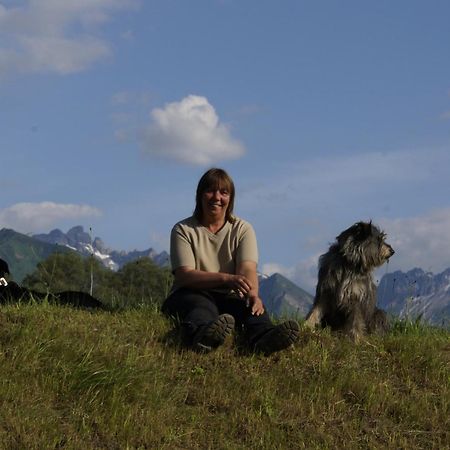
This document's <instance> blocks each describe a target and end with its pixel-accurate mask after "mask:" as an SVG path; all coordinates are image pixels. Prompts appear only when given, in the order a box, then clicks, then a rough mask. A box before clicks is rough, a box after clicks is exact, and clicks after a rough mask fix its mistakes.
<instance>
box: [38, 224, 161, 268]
mask: <svg viewBox="0 0 450 450" xmlns="http://www.w3.org/2000/svg"><path fill="white" fill-rule="evenodd" d="M33 238H34V239H38V240H40V241H42V242H46V243H48V244H56V245H62V246H65V247H68V248H71V249H72V250H76V251H77V252H79V253H81V254H83V255H86V256H90V255H93V256H94V257H96V258H97V259H98V260H100V261H101V262H102V263H103V265H104V266H105V267H108V268H109V269H111V270H118V269H120V268H121V267H122V266H123V265H124V264H126V263H128V262H130V261H134V260H136V259H139V258H142V257H148V258H150V259H152V260H153V261H154V262H155V263H156V264H157V265H159V266H165V265H167V264H168V263H169V255H168V253H167V252H164V251H163V252H161V253H158V252H156V251H155V250H153V249H152V248H149V249H147V250H143V251H139V250H133V251H129V252H127V251H124V250H122V251H117V250H111V249H109V248H108V247H106V245H105V244H104V242H103V241H102V240H101V239H100V238H99V237H96V238H94V239H92V236H91V234H89V233H87V232H86V231H84V229H83V227H82V226H81V225H78V226H75V227H73V228H71V229H70V230H69V231H68V232H67V233H63V232H62V231H61V230H59V229H55V230H52V231H50V233H48V234H35V235H33Z"/></svg>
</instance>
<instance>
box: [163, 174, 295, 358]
mask: <svg viewBox="0 0 450 450" xmlns="http://www.w3.org/2000/svg"><path fill="white" fill-rule="evenodd" d="M234 196H235V190H234V183H233V180H232V179H231V178H230V176H229V175H228V174H227V173H226V172H225V171H224V170H222V169H217V168H214V169H210V170H208V171H207V172H206V173H205V174H204V175H203V176H202V177H201V179H200V181H199V183H198V186H197V193H196V206H195V211H194V214H193V216H191V217H189V218H187V219H184V220H182V221H181V222H178V223H177V224H176V225H175V226H174V227H173V229H172V233H171V241H170V257H171V263H172V270H173V273H174V276H175V280H174V285H173V287H172V291H171V294H170V295H169V297H168V298H167V299H166V301H165V302H164V304H163V308H162V309H163V312H164V313H165V314H167V315H169V316H174V317H178V318H179V319H180V321H181V326H182V327H183V329H184V331H185V336H186V337H187V339H188V341H189V343H190V345H192V346H193V347H194V348H195V349H197V350H202V351H209V350H212V349H213V348H216V347H218V346H219V345H221V344H223V342H224V341H225V338H226V337H227V336H228V335H230V334H231V333H232V331H233V329H234V326H235V323H237V325H238V326H239V327H244V329H245V331H246V337H247V340H248V342H249V344H250V346H251V348H253V349H254V350H255V351H260V352H263V353H266V354H269V353H272V352H274V351H277V350H281V349H283V348H285V347H288V346H289V345H290V344H292V343H294V342H295V341H297V339H298V336H299V326H298V324H297V322H295V321H293V320H289V321H286V322H284V323H282V324H280V325H277V326H275V325H273V323H272V322H271V320H270V318H269V316H268V314H267V312H266V311H265V310H264V305H263V303H262V301H261V299H260V297H259V295H258V276H257V273H256V267H257V262H258V249H257V244H256V236H255V232H254V230H253V228H252V226H251V225H250V224H249V223H248V222H246V221H244V220H242V219H239V218H238V217H236V216H234V215H233V207H234Z"/></svg>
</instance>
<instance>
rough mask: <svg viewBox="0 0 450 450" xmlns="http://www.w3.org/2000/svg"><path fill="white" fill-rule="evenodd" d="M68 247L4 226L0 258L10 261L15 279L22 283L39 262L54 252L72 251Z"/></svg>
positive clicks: (0, 236) (0, 241) (0, 233)
mask: <svg viewBox="0 0 450 450" xmlns="http://www.w3.org/2000/svg"><path fill="white" fill-rule="evenodd" d="M70 251H72V250H70V249H69V248H67V247H64V246H57V245H53V244H47V243H46V242H41V241H38V240H37V239H33V238H31V237H29V236H27V235H25V234H21V233H17V232H16V231H14V230H9V229H7V228H3V229H1V230H0V258H2V259H4V260H5V261H7V262H8V265H9V270H10V272H11V273H12V274H13V278H14V281H16V282H18V283H21V282H22V280H23V279H24V278H25V276H26V275H28V274H30V273H32V272H33V271H34V270H35V269H36V266H37V264H38V263H39V262H41V261H43V260H44V259H46V258H47V257H48V256H49V255H50V254H52V253H54V252H60V253H65V252H70Z"/></svg>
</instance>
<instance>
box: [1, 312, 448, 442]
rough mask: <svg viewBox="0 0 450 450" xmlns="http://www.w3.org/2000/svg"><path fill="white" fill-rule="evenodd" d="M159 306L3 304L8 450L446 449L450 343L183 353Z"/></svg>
mask: <svg viewBox="0 0 450 450" xmlns="http://www.w3.org/2000/svg"><path fill="white" fill-rule="evenodd" d="M171 327H172V325H171V324H170V323H169V321H167V320H166V319H164V318H163V317H161V315H160V314H159V313H158V311H156V310H155V309H154V308H140V309H135V310H128V311H122V312H116V313H111V312H104V311H103V312H92V313H91V312H86V311H81V310H74V309H69V308H65V307H58V306H52V305H48V304H41V305H38V304H34V305H33V304H32V305H19V306H3V307H1V308H0V401H1V409H0V448H4V449H171V450H172V449H208V448H211V449H230V450H231V449H233V450H235V449H291V448H292V449H301V448H308V449H326V448H330V449H334V448H343V449H346V448H364V449H366V448H373V449H379V448H388V449H390V448H392V449H398V448H415V449H421V448H423V449H425V448H426V449H430V448H436V449H445V448H450V432H449V430H450V421H449V418H450V379H449V376H450V370H449V369H450V367H449V365H450V339H449V338H450V334H449V332H448V331H445V330H439V329H433V328H430V327H426V326H421V325H420V324H417V323H416V324H407V323H398V324H397V325H396V326H395V327H394V330H393V331H392V332H391V333H390V334H389V335H388V336H385V337H383V338H381V337H376V336H371V337H370V338H368V339H367V340H365V341H364V342H363V343H361V344H359V345H354V344H353V343H351V342H350V341H349V340H347V339H346V338H343V337H339V336H335V335H332V334H330V333H329V332H327V331H322V332H317V333H314V334H313V333H310V332H306V331H305V332H304V334H303V335H302V340H301V342H300V343H299V344H298V345H297V346H296V347H295V348H293V349H289V350H287V351H284V352H280V353H278V354H275V355H272V356H270V357H263V356H258V355H253V354H248V353H246V352H245V351H241V350H239V348H236V346H235V345H233V343H232V342H228V343H227V344H226V345H225V346H224V347H222V348H219V349H218V350H217V351H215V352H214V353H211V354H208V355H200V354H196V353H193V352H191V351H189V350H186V349H183V348H182V347H180V345H178V341H177V338H176V336H174V334H173V333H172V332H171Z"/></svg>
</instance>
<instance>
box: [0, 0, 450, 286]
mask: <svg viewBox="0 0 450 450" xmlns="http://www.w3.org/2000/svg"><path fill="white" fill-rule="evenodd" d="M449 22H450V3H449V2H447V1H432V2H424V1H414V0H409V1H396V2H392V1H377V2H373V1H372V2H369V1H360V0H359V1H337V0H336V1H292V0H291V1H280V2H274V1H265V0H258V1H256V0H246V1H237V0H208V1H206V0H203V1H195V0H192V1H185V0H184V1H181V0H165V1H146V2H144V1H138V0H65V1H57V0H22V1H11V0H10V1H8V0H0V152H1V168H2V176H1V178H0V188H1V191H2V194H3V195H2V196H1V198H0V228H2V227H8V228H13V229H15V230H17V231H21V232H24V233H38V232H48V231H50V230H51V229H53V228H60V229H62V230H63V231H67V229H68V228H70V227H71V226H74V225H78V224H81V225H83V226H84V227H85V229H89V227H91V228H92V229H93V234H94V235H95V236H100V237H101V238H102V239H103V240H104V241H105V243H106V244H107V245H108V246H109V247H111V248H114V249H124V250H132V249H134V248H137V249H141V250H142V249H145V248H148V247H153V248H155V249H157V250H159V251H162V250H168V245H169V244H168V237H169V233H170V229H171V227H172V225H173V224H174V223H175V222H177V221H178V220H180V219H182V218H185V217H187V216H189V215H190V214H191V212H192V210H193V207H194V192H195V188H196V184H197V181H198V179H199V177H200V176H201V174H202V173H203V172H204V171H205V170H206V169H208V168H209V167H212V166H219V167H223V168H225V169H226V170H228V171H229V173H230V174H231V175H232V177H233V179H234V181H235V184H236V188H237V199H236V213H237V214H238V215H239V216H241V217H243V218H244V219H246V220H248V221H250V222H251V223H252V224H253V226H254V227H255V230H256V233H257V236H258V243H259V249H260V265H259V268H260V270H261V271H263V272H266V273H272V272H273V271H279V272H281V273H283V274H284V275H286V276H288V277H289V278H291V279H292V280H294V281H296V282H297V283H299V284H300V285H301V286H303V287H304V288H307V289H308V290H310V291H312V290H313V288H314V285H315V278H316V271H317V258H318V256H319V255H320V254H322V253H324V252H325V251H326V249H327V247H328V245H329V243H330V242H332V241H333V239H334V237H335V236H337V235H338V234H339V233H340V231H342V230H343V229H345V228H347V227H348V226H350V225H351V224H353V223H354V222H355V221H359V220H369V219H372V220H373V221H374V222H375V223H377V224H379V225H380V226H381V227H382V228H383V229H384V230H385V231H386V232H387V234H388V239H389V241H390V242H391V243H392V245H393V246H394V247H395V249H396V251H397V253H396V255H395V256H394V257H393V258H392V260H391V262H390V264H389V266H388V268H387V269H386V268H384V269H383V270H389V271H392V270H395V269H401V270H409V269H411V268H413V267H416V266H419V267H422V268H423V269H425V270H430V271H432V272H435V273H438V272H439V271H442V270H443V269H444V268H447V267H449V266H450V202H449V194H450V181H449V179H450V177H449V171H450V152H449V150H450V148H449V147H450V57H449V43H450V27H449V26H448V24H449Z"/></svg>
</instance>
